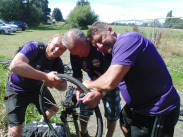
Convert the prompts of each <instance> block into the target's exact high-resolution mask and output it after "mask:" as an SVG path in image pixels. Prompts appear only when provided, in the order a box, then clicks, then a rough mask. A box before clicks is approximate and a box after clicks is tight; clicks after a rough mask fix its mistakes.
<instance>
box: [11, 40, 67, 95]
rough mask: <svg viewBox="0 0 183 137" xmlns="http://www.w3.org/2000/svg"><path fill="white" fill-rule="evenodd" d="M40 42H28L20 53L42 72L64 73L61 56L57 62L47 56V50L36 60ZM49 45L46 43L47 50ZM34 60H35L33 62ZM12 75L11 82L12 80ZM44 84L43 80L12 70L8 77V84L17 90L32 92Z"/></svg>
mask: <svg viewBox="0 0 183 137" xmlns="http://www.w3.org/2000/svg"><path fill="white" fill-rule="evenodd" d="M38 48H39V47H38V42H29V43H27V44H26V45H25V46H24V47H23V48H22V49H21V51H20V52H19V53H23V54H24V55H25V56H26V57H27V58H28V60H29V65H30V66H32V67H33V68H35V69H37V70H40V71H42V72H46V73H49V72H50V71H57V72H58V73H64V66H63V63H62V60H61V59H60V58H59V59H58V61H57V62H56V63H54V61H55V59H53V60H49V59H47V58H46V55H45V52H46V51H44V52H42V55H41V56H39V58H38V59H36V60H34V59H35V58H36V57H37V56H38V51H39V50H40V49H38ZM46 48H47V45H45V50H46ZM32 60H33V62H31V61H32ZM10 76H11V82H10ZM41 84H42V81H41V80H34V79H30V78H26V77H22V76H19V75H17V74H16V73H14V72H11V74H9V77H8V85H9V86H10V88H12V89H14V90H15V91H16V92H30V91H34V90H37V89H39V88H40V86H41Z"/></svg>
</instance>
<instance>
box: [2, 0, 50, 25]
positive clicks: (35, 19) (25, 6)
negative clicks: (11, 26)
mask: <svg viewBox="0 0 183 137" xmlns="http://www.w3.org/2000/svg"><path fill="white" fill-rule="evenodd" d="M50 12H51V9H50V8H48V0H31V1H30V0H27V2H26V3H22V1H21V0H1V4H0V13H1V17H2V18H3V20H6V21H12V20H16V21H24V22H26V23H27V24H28V25H29V26H37V25H39V24H40V23H45V22H47V19H48V17H47V15H50Z"/></svg>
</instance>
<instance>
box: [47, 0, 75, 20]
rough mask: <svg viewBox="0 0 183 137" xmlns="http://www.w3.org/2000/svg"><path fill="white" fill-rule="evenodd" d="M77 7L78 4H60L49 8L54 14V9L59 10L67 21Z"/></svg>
mask: <svg viewBox="0 0 183 137" xmlns="http://www.w3.org/2000/svg"><path fill="white" fill-rule="evenodd" d="M75 6H76V2H60V3H56V4H53V5H51V6H50V7H49V8H51V11H52V12H53V9H54V8H59V9H60V11H61V12H62V16H63V18H64V19H66V18H67V16H68V15H69V13H70V12H71V10H73V9H74V7H75Z"/></svg>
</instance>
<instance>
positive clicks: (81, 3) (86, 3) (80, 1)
mask: <svg viewBox="0 0 183 137" xmlns="http://www.w3.org/2000/svg"><path fill="white" fill-rule="evenodd" d="M80 5H81V6H84V5H90V3H89V2H88V1H84V0H79V1H78V2H77V6H80Z"/></svg>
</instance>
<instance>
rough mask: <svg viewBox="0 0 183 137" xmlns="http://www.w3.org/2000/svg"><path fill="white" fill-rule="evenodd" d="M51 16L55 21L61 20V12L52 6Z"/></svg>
mask: <svg viewBox="0 0 183 137" xmlns="http://www.w3.org/2000/svg"><path fill="white" fill-rule="evenodd" d="M52 17H53V18H55V20H56V21H62V20H63V16H62V12H61V11H60V9H59V8H54V10H53V13H52Z"/></svg>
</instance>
